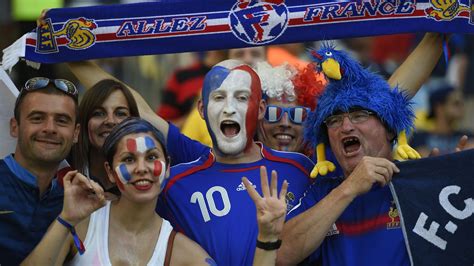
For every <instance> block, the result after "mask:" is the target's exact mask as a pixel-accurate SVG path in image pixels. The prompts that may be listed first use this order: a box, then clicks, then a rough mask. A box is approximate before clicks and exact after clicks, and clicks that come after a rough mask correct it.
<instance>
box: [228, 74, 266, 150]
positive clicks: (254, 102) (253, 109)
mask: <svg viewBox="0 0 474 266" xmlns="http://www.w3.org/2000/svg"><path fill="white" fill-rule="evenodd" d="M236 69H239V70H242V71H245V72H247V73H248V74H249V75H250V80H251V84H250V99H249V102H248V103H249V106H248V109H247V114H246V116H245V129H246V131H247V145H246V146H245V151H247V150H248V149H249V148H250V147H251V146H252V143H253V137H254V135H255V132H256V129H257V121H258V112H259V106H260V100H261V99H262V86H261V83H260V78H259V77H258V75H257V73H256V72H255V71H254V70H253V69H252V68H251V67H249V66H247V65H242V66H238V67H236V68H234V69H233V70H236Z"/></svg>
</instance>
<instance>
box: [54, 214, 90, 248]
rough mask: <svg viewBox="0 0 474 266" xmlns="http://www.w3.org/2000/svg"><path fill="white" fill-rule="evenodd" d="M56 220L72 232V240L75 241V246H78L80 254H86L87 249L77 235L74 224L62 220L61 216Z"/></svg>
mask: <svg viewBox="0 0 474 266" xmlns="http://www.w3.org/2000/svg"><path fill="white" fill-rule="evenodd" d="M56 220H58V222H59V223H60V224H62V225H63V226H64V227H66V228H67V229H68V230H69V231H70V232H71V235H72V239H73V240H74V245H75V246H76V248H77V250H78V251H79V254H80V255H82V254H84V252H85V251H86V248H85V247H84V244H83V243H82V241H81V239H80V238H79V236H78V235H77V233H76V229H75V228H74V226H73V225H72V224H70V223H68V222H66V220H64V219H63V218H61V216H58V217H57V218H56Z"/></svg>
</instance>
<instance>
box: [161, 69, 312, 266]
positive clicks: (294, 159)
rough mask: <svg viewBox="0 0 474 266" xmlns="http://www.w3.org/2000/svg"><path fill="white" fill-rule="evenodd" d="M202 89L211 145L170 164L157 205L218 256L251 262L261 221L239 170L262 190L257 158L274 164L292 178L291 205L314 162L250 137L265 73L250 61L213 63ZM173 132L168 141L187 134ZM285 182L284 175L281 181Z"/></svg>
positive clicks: (223, 261)
mask: <svg viewBox="0 0 474 266" xmlns="http://www.w3.org/2000/svg"><path fill="white" fill-rule="evenodd" d="M202 95H203V99H202V101H200V103H199V110H200V113H201V115H202V116H203V117H204V119H205V121H206V123H207V126H208V128H209V129H210V134H211V138H212V141H213V147H214V148H213V150H212V151H210V152H208V153H206V154H205V155H203V156H201V157H200V158H199V159H198V160H195V161H193V162H190V163H185V164H180V165H177V166H175V167H172V168H171V176H172V177H171V178H170V179H169V180H168V181H167V183H166V184H165V187H164V189H163V193H162V195H161V196H160V201H159V203H158V212H159V213H160V214H161V215H163V217H166V218H167V219H168V220H170V222H171V223H172V224H173V225H174V226H175V228H177V229H179V230H181V231H183V232H184V233H185V234H186V235H187V236H189V237H190V238H191V239H193V240H195V241H196V242H198V243H199V244H200V245H201V246H202V247H204V249H205V250H206V251H207V252H208V253H209V254H210V255H211V257H213V258H214V259H215V260H216V262H217V264H219V265H250V264H251V263H252V261H253V257H254V251H255V247H256V242H255V240H256V239H257V234H258V228H257V223H256V216H255V213H254V212H253V211H251V210H253V208H254V206H253V202H252V200H251V199H250V198H249V197H248V196H247V195H246V194H247V193H246V191H245V190H246V188H245V186H244V184H243V183H242V180H241V178H242V176H246V177H247V178H248V179H249V181H250V182H251V184H252V185H253V186H254V187H255V188H256V190H257V191H259V192H260V191H261V188H260V187H259V185H258V184H259V169H260V166H266V168H267V169H268V170H270V171H271V170H275V171H277V172H278V175H279V176H281V177H282V178H286V179H287V180H288V182H289V184H290V186H289V191H288V193H287V194H286V199H287V202H288V208H291V207H292V206H294V205H295V203H296V201H297V199H298V198H299V197H300V196H301V195H302V193H303V192H304V190H305V189H306V187H307V186H308V184H309V181H308V170H309V169H310V167H311V165H312V162H311V161H310V160H309V159H308V158H307V157H305V156H303V155H300V154H296V153H282V152H278V151H274V150H270V149H268V148H266V147H265V146H263V145H262V144H260V143H256V142H254V141H253V137H254V135H255V131H256V127H257V121H258V120H260V119H262V118H263V115H264V111H265V102H264V100H262V91H261V88H260V79H259V77H258V76H257V74H256V73H255V72H254V70H252V68H250V67H249V66H247V65H241V63H240V62H238V61H235V60H233V61H225V62H224V64H221V65H218V66H215V67H213V68H212V69H211V71H210V72H209V73H208V74H207V75H206V78H205V81H204V86H203V92H202ZM173 134H176V133H173V130H172V127H170V131H169V132H168V142H170V141H173V140H174V141H175V142H176V141H177V140H178V139H181V142H183V137H182V136H180V135H173ZM188 142H189V141H188ZM192 147H193V146H192V143H191V144H190V145H188V146H187V148H188V150H189V153H193V150H192ZM281 184H282V182H281V180H280V181H279V184H278V186H281ZM258 241H260V243H261V245H262V246H263V247H269V248H277V247H278V245H279V244H278V243H279V241H278V239H258Z"/></svg>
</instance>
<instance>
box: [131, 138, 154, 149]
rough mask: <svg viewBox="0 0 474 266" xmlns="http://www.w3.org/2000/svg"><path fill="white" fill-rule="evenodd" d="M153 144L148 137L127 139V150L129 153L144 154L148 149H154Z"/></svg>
mask: <svg viewBox="0 0 474 266" xmlns="http://www.w3.org/2000/svg"><path fill="white" fill-rule="evenodd" d="M155 147H156V145H155V142H154V141H153V139H152V138H151V137H149V136H144V137H138V138H134V139H127V149H128V151H129V152H141V153H144V152H146V151H147V150H149V149H152V148H155Z"/></svg>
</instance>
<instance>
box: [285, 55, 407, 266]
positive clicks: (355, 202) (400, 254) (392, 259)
mask: <svg viewBox="0 0 474 266" xmlns="http://www.w3.org/2000/svg"><path fill="white" fill-rule="evenodd" d="M335 51H337V50H335ZM318 53H319V52H318ZM341 54H343V53H341ZM343 55H344V54H343ZM343 55H340V58H343V59H340V61H342V62H344V63H345V65H344V66H348V65H351V64H352V66H356V65H357V64H356V62H350V61H351V60H352V61H354V60H353V59H351V58H350V57H349V56H348V55H344V57H342V56H343ZM348 62H350V63H348ZM341 64H342V63H341ZM343 75H346V76H343V79H344V82H338V81H331V82H330V83H329V85H328V86H327V88H326V91H325V92H324V94H323V95H322V96H321V98H319V100H318V106H317V108H316V111H315V112H314V113H312V114H311V115H310V117H309V118H308V120H307V121H308V124H307V125H306V126H307V127H308V128H307V129H308V131H307V133H308V134H307V135H306V136H310V135H311V138H312V140H313V141H314V143H320V142H324V143H325V144H329V145H330V147H331V150H332V151H333V153H334V155H335V157H336V159H337V161H338V163H339V165H340V166H341V169H342V171H343V175H342V176H340V177H318V178H317V179H316V182H315V183H314V184H312V185H311V186H310V188H309V189H308V191H307V193H306V194H305V196H304V197H303V198H302V199H301V200H300V203H299V204H298V205H297V207H295V208H294V209H293V210H292V211H291V212H290V213H289V214H288V216H289V219H290V220H289V221H288V222H287V223H286V224H285V227H284V230H283V238H282V247H281V248H280V250H279V251H278V262H279V263H281V264H284V265H294V264H297V263H299V262H301V261H303V260H305V259H307V262H309V263H314V262H316V261H319V262H322V265H409V260H408V254H407V251H406V248H405V244H404V240H403V233H402V230H401V228H400V223H399V217H398V212H397V209H396V206H395V204H394V203H393V198H392V195H391V193H390V189H389V188H388V186H385V185H386V184H387V183H388V182H389V181H390V180H391V178H392V175H393V174H394V173H398V172H399V169H398V168H397V166H396V165H395V164H394V163H393V162H392V160H393V158H392V147H393V144H394V142H395V139H396V135H397V133H399V131H400V130H399V128H400V127H402V128H406V127H408V128H409V127H410V126H412V125H413V121H412V119H413V111H412V110H411V107H410V102H409V100H408V98H407V96H406V95H405V94H403V93H401V92H400V91H399V90H398V89H394V90H392V89H391V88H390V86H389V85H388V84H387V82H386V81H384V80H383V79H382V78H381V77H380V76H377V75H375V74H373V73H370V72H369V71H367V70H366V69H362V68H360V67H359V68H355V67H354V69H351V68H349V67H346V69H345V73H344V74H343ZM354 77H355V78H354ZM341 80H342V79H341ZM401 125H403V126H401ZM394 221H397V222H396V223H395V222H394Z"/></svg>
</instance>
